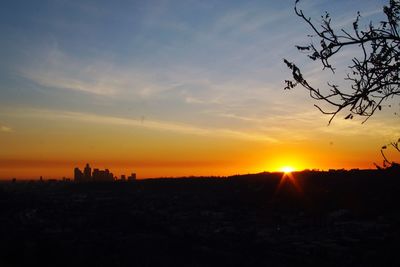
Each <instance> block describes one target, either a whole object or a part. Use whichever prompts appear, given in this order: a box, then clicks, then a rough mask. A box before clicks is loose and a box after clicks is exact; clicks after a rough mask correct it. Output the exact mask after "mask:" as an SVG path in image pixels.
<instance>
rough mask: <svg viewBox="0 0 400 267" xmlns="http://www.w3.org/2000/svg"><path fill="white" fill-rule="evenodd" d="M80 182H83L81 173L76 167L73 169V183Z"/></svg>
mask: <svg viewBox="0 0 400 267" xmlns="http://www.w3.org/2000/svg"><path fill="white" fill-rule="evenodd" d="M82 180H83V173H82V171H81V170H80V169H79V168H78V167H76V168H75V169H74V181H75V182H82Z"/></svg>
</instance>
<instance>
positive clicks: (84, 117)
mask: <svg viewBox="0 0 400 267" xmlns="http://www.w3.org/2000/svg"><path fill="white" fill-rule="evenodd" d="M14 116H22V117H35V118H40V119H57V120H60V119H61V120H73V121H81V122H87V123H97V124H105V125H118V126H128V127H138V128H145V129H151V130H157V131H169V132H175V133H180V134H189V135H200V136H211V137H223V138H234V139H241V140H250V141H251V140H252V141H263V142H271V143H276V142H277V140H276V139H275V138H273V137H269V136H268V135H266V134H261V133H253V132H246V131H236V130H232V129H226V128H207V127H200V126H195V125H191V124H184V123H177V122H171V121H159V120H149V119H146V120H145V121H144V122H143V121H142V120H141V119H140V120H136V119H129V118H121V117H114V116H102V115H96V114H90V113H82V112H69V111H54V110H40V109H30V110H29V111H27V110H24V111H21V112H18V113H16V112H14Z"/></svg>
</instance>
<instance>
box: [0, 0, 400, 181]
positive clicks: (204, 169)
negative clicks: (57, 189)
mask: <svg viewBox="0 0 400 267" xmlns="http://www.w3.org/2000/svg"><path fill="white" fill-rule="evenodd" d="M387 2H388V1H383V0H379V1H372V0H354V1H351V2H349V1H344V0H339V1H335V2H334V3H332V2H327V1H322V0H313V1H311V0H308V1H307V0H304V1H301V3H300V4H301V7H302V9H304V11H305V12H306V13H307V14H308V15H309V16H312V17H313V18H318V17H319V16H320V15H323V14H324V12H325V11H329V12H331V15H332V18H333V24H334V25H337V26H338V27H343V28H346V29H348V28H350V29H351V27H352V23H353V20H354V18H355V15H356V14H357V11H360V13H361V15H362V17H361V23H360V27H361V26H362V27H364V26H366V25H368V24H369V22H370V21H373V22H379V21H380V20H381V19H382V15H383V12H382V7H383V6H384V5H385V4H387ZM293 5H294V1H273V2H271V1H257V0H254V1H161V0H160V1H117V2H115V3H114V2H113V3H111V2H109V1H90V0H85V1H79V2H74V1H35V2H28V3H25V2H22V1H5V3H4V4H3V6H4V8H2V10H1V11H0V14H1V16H0V32H1V33H2V38H1V41H0V55H1V58H2V61H1V63H0V70H1V71H0V77H1V78H0V81H1V82H0V179H9V178H11V177H16V178H29V179H31V178H34V179H37V178H38V177H40V176H43V177H52V178H61V177H71V176H72V175H71V170H72V169H73V168H74V167H76V166H83V165H84V164H86V163H87V162H91V163H92V164H93V165H95V166H98V167H99V168H100V169H106V168H109V169H112V170H113V171H114V173H115V174H116V175H117V176H119V175H121V174H123V173H125V172H126V170H135V172H137V173H138V178H151V177H160V176H162V177H165V176H167V177H180V176H191V175H194V176H210V175H215V176H228V175H234V174H239V173H240V174H245V173H259V172H262V171H271V172H273V171H279V170H282V168H284V167H291V168H293V169H294V170H299V171H301V170H303V169H321V170H328V169H341V168H345V169H352V168H360V169H367V168H374V163H377V164H380V163H381V162H382V156H381V154H380V148H381V147H382V146H383V145H385V144H387V143H389V142H391V141H393V140H397V139H398V137H399V132H400V128H399V124H398V116H396V115H393V113H395V112H399V105H398V104H395V105H392V106H391V107H389V104H393V103H396V102H394V101H393V102H388V103H385V105H384V107H383V109H382V111H380V112H378V113H377V114H375V115H374V117H371V118H370V119H369V121H367V122H366V123H364V124H362V123H361V122H362V119H358V118H356V119H354V120H344V117H345V116H346V115H347V114H346V113H341V114H339V115H338V116H337V118H336V119H335V120H334V121H333V122H332V124H331V125H329V126H328V125H327V124H328V121H329V116H326V115H323V114H321V113H320V112H319V111H318V109H316V108H314V106H313V104H315V102H313V101H312V100H311V99H310V98H309V96H308V94H307V92H306V91H304V90H302V89H301V88H296V89H295V90H291V91H289V90H283V88H284V87H285V83H284V80H286V79H289V78H290V75H291V73H290V70H288V68H287V67H286V66H285V64H284V63H283V58H287V59H288V60H291V61H295V62H297V63H299V64H300V65H301V66H302V67H303V69H304V70H305V73H306V74H307V77H309V79H310V80H311V81H313V82H314V83H315V84H317V85H318V86H321V87H323V86H325V84H324V82H325V81H326V79H328V80H330V79H332V80H340V79H341V77H342V76H343V75H342V74H344V73H345V71H346V66H347V65H348V64H349V61H350V60H351V56H350V55H351V54H352V52H353V51H352V50H346V51H345V53H344V55H349V57H348V58H347V57H344V56H343V57H339V58H337V62H335V63H336V66H337V68H338V71H337V76H334V75H333V74H332V73H330V72H329V70H326V71H322V68H321V67H320V66H319V65H316V64H313V63H312V62H310V61H309V60H308V58H307V56H306V55H305V54H301V53H298V51H297V50H296V49H295V48H294V47H295V45H298V44H305V43H308V42H309V38H308V37H307V34H309V33H310V30H309V28H308V27H307V25H306V24H305V23H304V22H303V21H301V20H300V19H299V18H298V17H297V16H296V15H295V14H294V11H293V7H294V6H293ZM340 85H341V86H346V84H345V83H342V84H340ZM391 152H392V151H388V156H389V157H390V158H391V159H393V160H397V161H398V159H399V155H398V154H399V153H397V154H396V153H391Z"/></svg>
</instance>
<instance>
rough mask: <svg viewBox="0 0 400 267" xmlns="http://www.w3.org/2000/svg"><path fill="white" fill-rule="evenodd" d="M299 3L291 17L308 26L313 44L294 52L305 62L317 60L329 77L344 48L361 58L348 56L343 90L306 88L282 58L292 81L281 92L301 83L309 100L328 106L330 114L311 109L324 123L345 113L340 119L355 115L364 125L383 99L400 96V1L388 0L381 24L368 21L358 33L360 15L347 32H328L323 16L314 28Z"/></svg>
mask: <svg viewBox="0 0 400 267" xmlns="http://www.w3.org/2000/svg"><path fill="white" fill-rule="evenodd" d="M299 2H300V0H296V2H295V8H294V10H295V13H296V15H297V16H299V17H300V18H301V19H303V20H304V21H305V22H306V24H308V25H309V26H310V28H311V29H312V31H313V32H314V35H313V36H312V37H314V38H316V39H317V40H318V41H319V42H312V43H310V44H309V45H307V46H296V48H297V49H298V50H299V51H304V52H307V54H308V57H309V58H310V59H311V60H313V61H319V62H320V63H321V65H322V67H323V69H330V70H331V71H332V72H333V73H334V71H335V68H334V66H333V65H332V64H331V63H330V61H331V60H332V59H333V58H334V56H335V55H336V54H338V53H340V52H341V51H342V49H343V48H344V47H356V48H358V49H359V50H360V51H361V56H360V57H354V58H353V59H352V60H351V62H352V63H351V65H349V66H348V69H349V71H348V74H347V76H346V77H345V78H344V79H345V80H346V81H348V82H350V84H351V86H350V87H349V88H345V89H342V88H339V86H338V85H335V84H331V83H327V88H325V89H324V90H321V89H319V88H316V87H314V86H312V85H310V84H309V83H308V82H307V80H306V79H305V78H304V76H303V74H302V72H301V70H300V69H299V68H298V67H297V65H296V64H295V63H292V62H290V61H288V60H286V59H284V62H285V64H286V65H287V66H288V68H289V69H291V70H292V77H293V80H286V81H285V82H286V87H285V89H292V88H294V87H296V86H297V85H301V86H302V87H304V88H305V89H307V90H308V91H309V94H310V97H311V98H313V99H315V100H318V101H322V102H325V103H327V104H329V106H331V107H332V110H331V111H326V110H324V109H322V108H321V107H320V106H319V105H315V106H316V107H317V108H318V109H319V110H320V111H321V112H322V113H323V114H328V115H331V118H330V120H329V123H331V121H332V120H333V118H334V117H335V116H336V115H337V114H338V113H339V112H341V111H343V110H347V111H348V112H349V113H348V115H347V116H346V117H345V119H352V118H353V117H354V116H356V115H358V116H363V117H365V120H364V121H363V122H365V121H366V120H368V118H370V117H371V116H372V115H373V114H374V113H375V112H376V111H378V110H381V109H382V103H383V102H384V101H386V100H388V99H389V98H393V97H396V96H399V95H400V36H399V30H398V27H399V22H400V0H390V1H389V5H388V6H384V7H383V12H384V14H385V17H386V19H385V20H384V21H381V22H379V24H377V25H373V24H372V23H370V24H369V26H368V27H366V28H365V29H362V30H361V29H360V27H359V22H360V18H361V14H360V13H359V12H358V13H357V16H356V18H355V20H354V22H353V25H352V28H353V29H352V31H353V32H352V33H350V32H348V31H346V30H345V29H340V30H339V31H336V30H334V27H332V19H331V17H330V15H329V13H325V15H323V16H322V22H321V23H320V25H316V24H315V23H314V22H313V21H312V19H311V18H309V17H306V15H305V14H304V12H303V10H302V9H299V7H298V4H299ZM315 43H319V45H315Z"/></svg>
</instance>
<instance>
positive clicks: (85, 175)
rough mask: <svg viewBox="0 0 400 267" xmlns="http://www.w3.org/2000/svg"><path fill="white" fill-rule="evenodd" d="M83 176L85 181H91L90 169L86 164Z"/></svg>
mask: <svg viewBox="0 0 400 267" xmlns="http://www.w3.org/2000/svg"><path fill="white" fill-rule="evenodd" d="M83 175H84V178H85V181H90V180H92V169H91V168H90V166H89V163H86V167H85V169H84V170H83Z"/></svg>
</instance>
